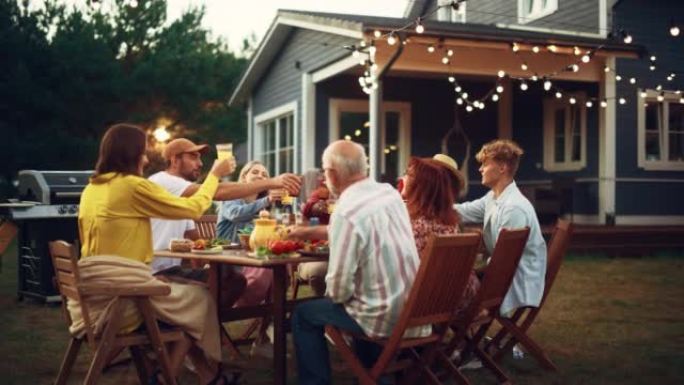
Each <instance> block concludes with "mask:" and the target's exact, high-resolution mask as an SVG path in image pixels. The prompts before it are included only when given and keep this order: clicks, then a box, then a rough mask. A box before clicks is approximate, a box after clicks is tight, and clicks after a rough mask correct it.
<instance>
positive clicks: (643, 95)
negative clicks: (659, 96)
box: [639, 91, 648, 99]
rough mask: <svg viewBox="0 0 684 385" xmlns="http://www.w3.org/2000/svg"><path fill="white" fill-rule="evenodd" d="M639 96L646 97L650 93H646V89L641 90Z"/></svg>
mask: <svg viewBox="0 0 684 385" xmlns="http://www.w3.org/2000/svg"><path fill="white" fill-rule="evenodd" d="M639 96H641V97H642V98H643V99H646V97H647V96H648V93H646V91H641V92H639Z"/></svg>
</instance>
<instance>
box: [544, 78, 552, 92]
mask: <svg viewBox="0 0 684 385" xmlns="http://www.w3.org/2000/svg"><path fill="white" fill-rule="evenodd" d="M551 85H552V84H551V80H546V81H545V82H544V89H545V90H546V91H548V90H550V89H551Z"/></svg>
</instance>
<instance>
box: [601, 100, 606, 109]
mask: <svg viewBox="0 0 684 385" xmlns="http://www.w3.org/2000/svg"><path fill="white" fill-rule="evenodd" d="M601 107H603V108H606V107H608V102H607V101H606V99H603V100H601Z"/></svg>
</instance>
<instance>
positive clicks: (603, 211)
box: [598, 57, 638, 224]
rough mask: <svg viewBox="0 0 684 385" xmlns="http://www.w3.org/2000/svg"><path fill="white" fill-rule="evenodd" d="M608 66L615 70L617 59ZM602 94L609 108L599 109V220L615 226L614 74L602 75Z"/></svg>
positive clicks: (607, 59)
mask: <svg viewBox="0 0 684 385" xmlns="http://www.w3.org/2000/svg"><path fill="white" fill-rule="evenodd" d="M606 65H607V66H608V67H610V68H615V57H608V58H606ZM601 72H602V73H603V71H601ZM600 94H601V98H602V99H603V98H606V99H607V102H608V106H606V108H599V149H598V151H599V175H598V180H599V182H598V183H599V186H598V187H599V202H598V204H599V210H598V211H599V212H598V216H599V217H598V220H599V223H601V224H615V150H616V149H615V135H616V132H615V131H616V124H615V111H616V107H615V97H616V89H615V77H614V76H613V75H612V74H605V73H603V74H602V78H601V89H600ZM637 102H638V101H635V103H637Z"/></svg>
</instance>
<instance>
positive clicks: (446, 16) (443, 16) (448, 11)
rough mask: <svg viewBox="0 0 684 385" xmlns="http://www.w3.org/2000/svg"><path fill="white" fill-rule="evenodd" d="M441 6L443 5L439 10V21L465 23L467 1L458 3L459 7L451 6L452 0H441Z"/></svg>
mask: <svg viewBox="0 0 684 385" xmlns="http://www.w3.org/2000/svg"><path fill="white" fill-rule="evenodd" d="M438 4H439V6H440V7H441V8H440V9H439V10H438V11H437V20H438V21H450V22H452V23H465V22H466V3H465V1H464V2H462V3H459V4H458V9H454V8H453V7H451V6H450V5H451V0H439V2H438Z"/></svg>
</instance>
